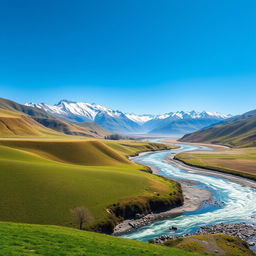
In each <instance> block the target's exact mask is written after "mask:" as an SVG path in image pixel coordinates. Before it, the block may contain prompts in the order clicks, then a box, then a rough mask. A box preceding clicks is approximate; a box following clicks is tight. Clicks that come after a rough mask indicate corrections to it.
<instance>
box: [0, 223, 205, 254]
mask: <svg viewBox="0 0 256 256" xmlns="http://www.w3.org/2000/svg"><path fill="white" fill-rule="evenodd" d="M0 236H1V240H0V247H1V250H0V255H1V256H14V255H19V256H27V255H31V256H35V255H37V256H46V255H49V256H64V255H65V256H78V255H81V256H82V255H83V256H85V255H86V256H109V255H111V256H120V255H124V256H135V255H136V256H142V255H145V256H197V255H198V256H200V255H205V254H199V253H192V252H187V251H184V250H180V249H175V248H168V247H165V246H159V245H153V244H149V243H144V242H138V241H132V240H127V239H123V238H118V237H114V236H108V235H104V234H98V233H93V232H87V231H80V230H76V229H71V228H64V227H57V226H42V225H29V224H14V223H4V222H1V223H0Z"/></svg>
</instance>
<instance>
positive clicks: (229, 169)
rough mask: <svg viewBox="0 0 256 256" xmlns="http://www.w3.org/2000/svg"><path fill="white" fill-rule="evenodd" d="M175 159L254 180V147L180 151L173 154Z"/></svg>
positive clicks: (255, 163)
mask: <svg viewBox="0 0 256 256" xmlns="http://www.w3.org/2000/svg"><path fill="white" fill-rule="evenodd" d="M175 159H177V160H180V161H182V162H183V163H185V164H189V165H192V166H196V167H201V168H205V169H211V170H215V171H219V172H226V173H230V174H234V175H238V176H241V177H245V178H249V179H253V180H256V148H244V149H231V150H226V151H221V152H212V153H204V152H202V153H193V152H191V153H180V154H177V155H176V156H175Z"/></svg>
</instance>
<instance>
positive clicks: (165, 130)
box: [150, 118, 220, 135]
mask: <svg viewBox="0 0 256 256" xmlns="http://www.w3.org/2000/svg"><path fill="white" fill-rule="evenodd" d="M218 122H220V120H219V119H214V118H211V119H210V118H198V119H191V118H190V119H181V120H169V122H165V124H163V125H162V126H160V127H158V128H155V129H153V130H151V131H150V133H151V134H158V135H167V134H186V133H188V132H194V131H197V130H199V129H202V128H204V127H208V126H210V125H213V124H216V123H218ZM166 123H167V124H166Z"/></svg>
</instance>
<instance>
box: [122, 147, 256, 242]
mask: <svg viewBox="0 0 256 256" xmlns="http://www.w3.org/2000/svg"><path fill="white" fill-rule="evenodd" d="M177 145H179V146H180V148H179V149H173V150H168V151H162V152H153V153H149V154H145V155H140V156H138V157H136V158H134V159H133V161H135V162H137V163H140V164H143V165H147V166H151V167H154V168H157V169H158V170H159V173H158V174H159V175H161V176H164V177H168V178H173V179H175V180H182V179H185V180H190V181H193V182H196V183H198V184H196V185H194V186H199V187H200V188H204V189H207V190H210V191H211V193H212V195H213V199H212V202H210V203H207V204H202V206H201V207H200V208H199V209H198V210H196V211H194V212H190V213H183V214H182V215H180V216H177V217H175V218H173V217H172V218H166V219H163V220H159V221H156V222H154V223H152V224H150V225H147V226H143V227H141V228H138V229H136V230H134V231H132V232H130V233H126V234H124V235H122V237H125V238H129V239H134V240H140V241H148V240H149V239H152V238H155V237H159V236H161V235H173V236H176V235H178V236H179V235H183V234H191V233H194V232H196V231H197V230H198V229H199V228H200V227H201V226H206V225H207V226H208V225H214V224H217V223H220V222H224V223H239V222H245V223H250V224H256V190H255V188H252V187H249V186H243V185H240V184H238V183H236V182H234V181H231V180H229V179H226V178H223V177H217V176H214V171H212V172H211V173H212V174H204V173H200V172H199V173H198V172H193V171H187V170H185V169H184V168H182V167H177V166H176V165H174V164H171V163H169V162H167V161H166V158H167V157H168V155H170V154H171V153H175V154H176V153H180V152H186V151H192V150H199V149H200V150H211V149H210V148H207V147H201V146H194V145H188V144H177ZM241 179H242V178H241ZM171 226H175V227H177V228H178V230H177V231H176V232H174V231H171V230H170V229H169V228H170V227H171Z"/></svg>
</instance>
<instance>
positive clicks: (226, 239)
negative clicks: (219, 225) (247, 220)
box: [165, 234, 255, 256]
mask: <svg viewBox="0 0 256 256" xmlns="http://www.w3.org/2000/svg"><path fill="white" fill-rule="evenodd" d="M165 245H166V246H169V247H172V248H179V249H183V250H187V251H191V252H197V253H209V254H215V255H224V256H245V255H246V256H253V255H255V254H254V253H253V252H252V251H251V250H250V249H248V246H247V244H246V242H244V241H243V240H241V239H239V238H235V237H232V236H228V235H224V234H212V235H194V236H188V237H184V238H178V239H175V240H171V241H167V242H165ZM217 252H218V253H217Z"/></svg>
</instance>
